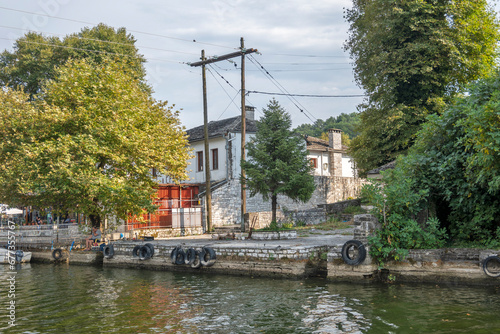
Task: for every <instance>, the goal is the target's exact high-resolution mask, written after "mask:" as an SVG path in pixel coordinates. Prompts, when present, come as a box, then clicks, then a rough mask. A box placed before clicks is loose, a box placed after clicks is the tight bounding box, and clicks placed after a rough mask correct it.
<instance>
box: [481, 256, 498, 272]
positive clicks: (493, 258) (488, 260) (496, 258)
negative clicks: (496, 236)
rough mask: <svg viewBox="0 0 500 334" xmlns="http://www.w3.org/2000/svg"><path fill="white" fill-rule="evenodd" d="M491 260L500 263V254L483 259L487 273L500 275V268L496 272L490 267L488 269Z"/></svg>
mask: <svg viewBox="0 0 500 334" xmlns="http://www.w3.org/2000/svg"><path fill="white" fill-rule="evenodd" d="M490 261H496V262H498V264H499V265H500V257H498V256H495V255H493V256H488V257H487V258H486V259H484V261H483V271H484V273H485V274H486V275H488V276H490V277H500V270H497V271H495V272H491V271H490V270H489V269H488V263H489V262H490Z"/></svg>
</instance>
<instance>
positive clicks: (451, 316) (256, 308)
mask: <svg viewBox="0 0 500 334" xmlns="http://www.w3.org/2000/svg"><path fill="white" fill-rule="evenodd" d="M9 272H10V269H9V266H7V265H4V266H0V280H1V281H0V297H1V298H0V304H1V306H0V332H1V333H287V334H288V333H469V334H470V333H488V334H489V333H500V280H499V284H498V286H496V287H464V286H451V285H428V284H426V285H406V284H405V285H402V284H397V283H395V284H391V285H385V284H365V285H360V284H339V283H332V282H328V281H325V280H321V279H307V280H285V279H283V280H282V279H264V278H251V277H236V276H220V275H207V274H203V273H200V274H192V273H186V274H183V273H172V272H159V271H148V270H132V269H114V268H113V269H111V268H109V269H108V268H96V267H79V266H68V265H41V264H40V265H35V264H31V265H29V264H28V265H23V266H21V267H20V268H19V267H18V268H17V269H16V272H17V275H15V283H13V282H14V280H9V279H10V278H11V276H12V275H11V274H9ZM11 282H12V283H11ZM13 289H15V296H12V292H13ZM9 291H10V293H9ZM9 295H10V296H9ZM12 301H14V302H15V311H14V312H11V311H12V310H9V309H8V308H9V305H11V304H10V303H11V302H12ZM9 312H11V313H14V316H15V322H14V323H15V326H14V327H9V323H8V321H9Z"/></svg>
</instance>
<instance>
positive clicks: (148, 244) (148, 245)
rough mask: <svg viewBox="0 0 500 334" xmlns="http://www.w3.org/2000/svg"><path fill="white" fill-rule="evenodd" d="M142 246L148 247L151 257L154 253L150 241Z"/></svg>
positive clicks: (153, 247)
mask: <svg viewBox="0 0 500 334" xmlns="http://www.w3.org/2000/svg"><path fill="white" fill-rule="evenodd" d="M144 246H146V247H149V250H150V251H151V257H153V255H155V246H153V245H152V244H150V243H147V244H145V245H144Z"/></svg>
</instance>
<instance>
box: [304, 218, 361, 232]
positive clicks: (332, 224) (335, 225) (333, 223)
mask: <svg viewBox="0 0 500 334" xmlns="http://www.w3.org/2000/svg"><path fill="white" fill-rule="evenodd" d="M349 227H351V225H349V224H348V223H347V222H342V221H340V220H337V219H336V218H335V217H330V219H329V220H328V221H326V222H324V223H320V224H316V225H307V226H301V227H296V228H295V229H296V230H297V231H307V230H311V229H315V230H321V231H330V230H342V229H346V228H349ZM309 233H310V234H315V233H314V232H309ZM316 234H317V233H316Z"/></svg>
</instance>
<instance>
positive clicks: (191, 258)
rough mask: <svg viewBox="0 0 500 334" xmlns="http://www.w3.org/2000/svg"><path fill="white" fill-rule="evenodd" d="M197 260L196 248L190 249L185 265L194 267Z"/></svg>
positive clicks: (187, 252)
mask: <svg viewBox="0 0 500 334" xmlns="http://www.w3.org/2000/svg"><path fill="white" fill-rule="evenodd" d="M195 259H196V250H195V249H194V248H189V249H188V250H187V251H186V256H185V258H184V263H185V264H188V265H192V264H193V262H194V260H195Z"/></svg>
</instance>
